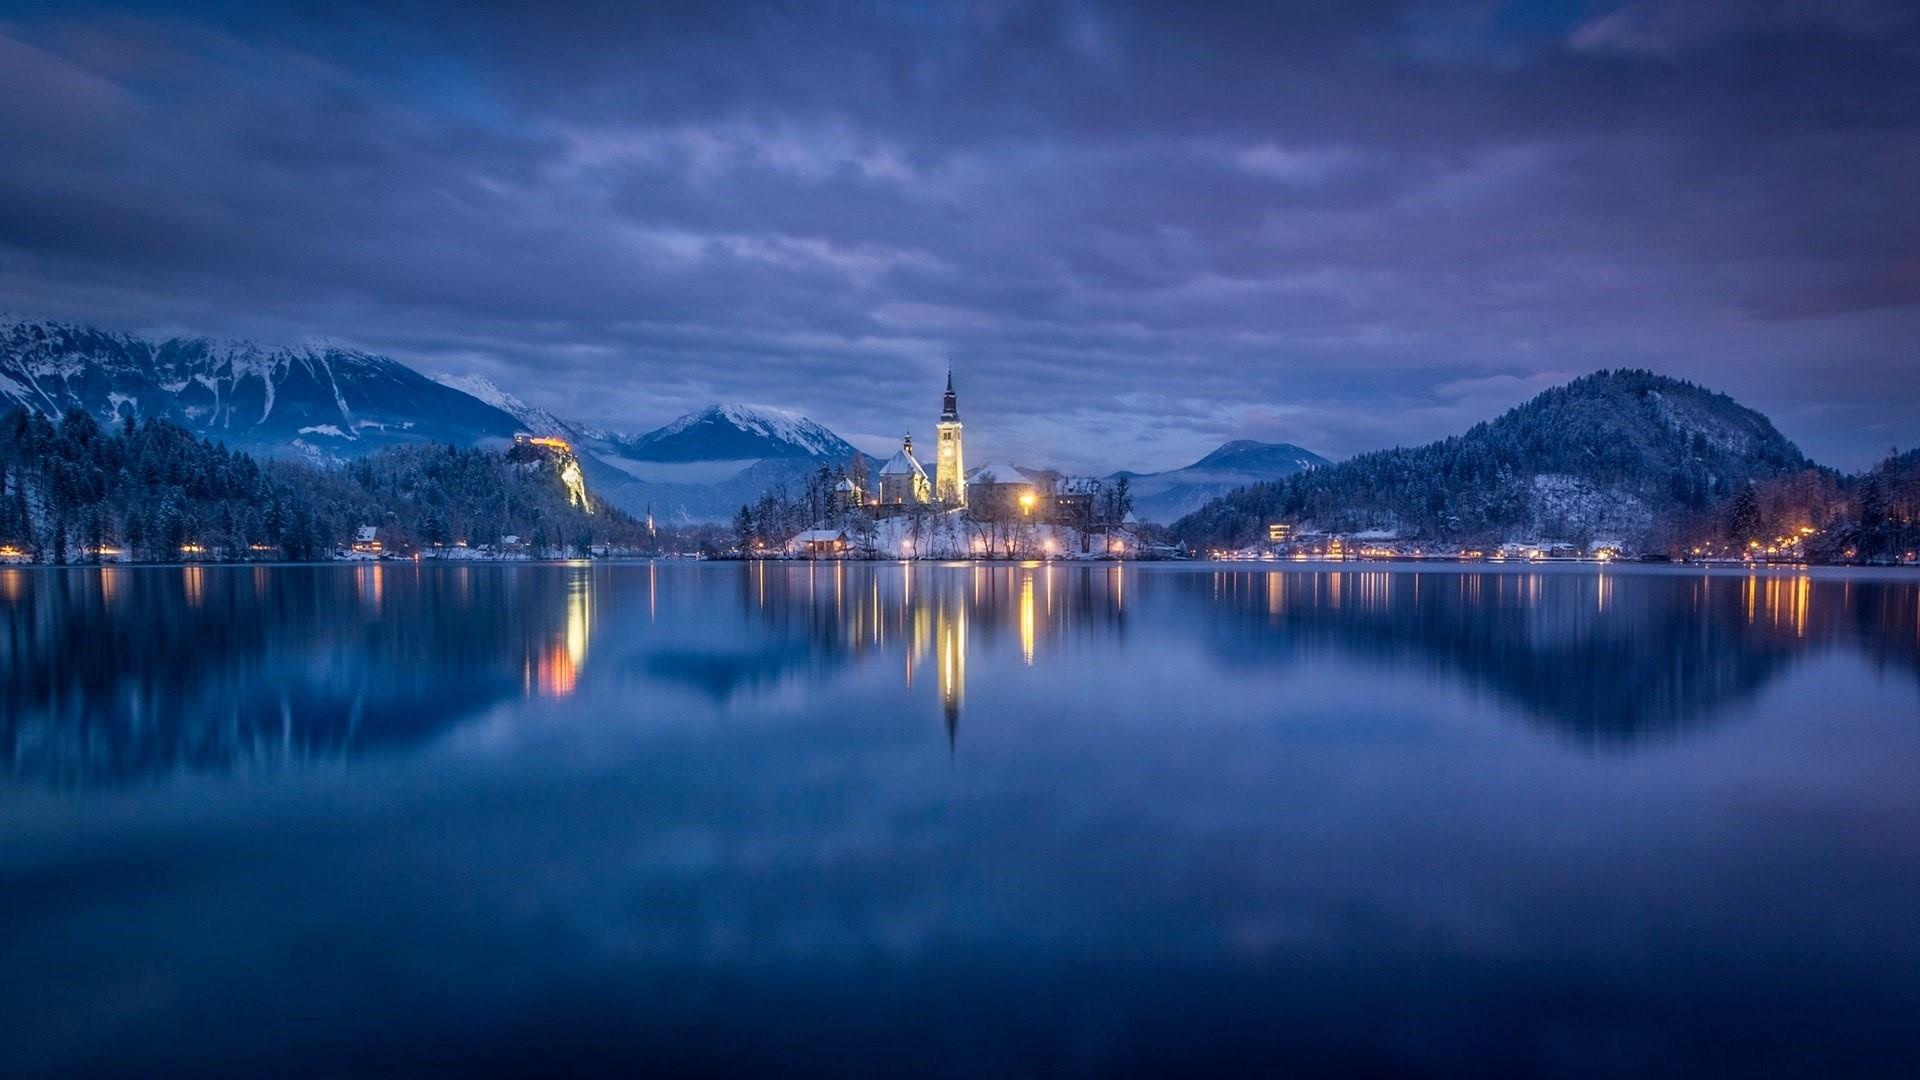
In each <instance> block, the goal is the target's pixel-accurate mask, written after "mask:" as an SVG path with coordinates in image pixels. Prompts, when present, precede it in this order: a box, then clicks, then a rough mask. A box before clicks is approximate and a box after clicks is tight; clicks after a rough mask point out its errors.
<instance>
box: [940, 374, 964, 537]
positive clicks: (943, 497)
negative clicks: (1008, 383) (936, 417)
mask: <svg viewBox="0 0 1920 1080" xmlns="http://www.w3.org/2000/svg"><path fill="white" fill-rule="evenodd" d="M936 427H938V429H939V432H940V444H939V448H938V455H937V456H936V457H935V458H934V474H933V475H934V485H935V487H934V498H936V499H938V500H939V501H940V502H942V503H944V504H946V505H948V506H965V505H967V464H966V456H965V454H963V453H962V451H961V446H960V407H959V404H958V402H957V399H956V398H955V397H954V394H953V369H952V368H948V369H947V393H946V396H945V397H944V398H942V399H941V401H940V423H939V424H938V425H936Z"/></svg>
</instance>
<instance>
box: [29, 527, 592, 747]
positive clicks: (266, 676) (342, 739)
mask: <svg viewBox="0 0 1920 1080" xmlns="http://www.w3.org/2000/svg"><path fill="white" fill-rule="evenodd" d="M577 584H578V583H572V582H571V579H570V577H569V576H568V572H567V571H564V570H549V571H546V572H544V573H537V574H528V573H525V572H524V571H522V572H515V571H513V570H511V569H507V568H498V567H493V568H488V567H480V568H473V569H468V568H465V567H460V568H434V567H427V568H421V567H417V566H412V565H379V564H374V565H368V566H363V567H357V568H354V569H352V570H344V569H343V568H339V567H273V568H266V567H259V568H248V567H184V568H141V569H129V568H108V569H84V570H83V569H75V570H67V571H57V570H56V571H31V570H0V609H4V610H5V611H6V612H7V625H6V630H5V632H4V637H0V643H3V644H4V647H0V753H4V754H5V755H6V758H7V761H8V765H9V768H10V769H11V770H12V771H14V772H16V773H26V774H34V775H39V776H42V777H44V778H46V779H48V780H51V781H53V782H55V783H61V784H68V783H75V784H86V783H95V782H102V781H118V780H126V779H130V778H133V777H136V776H140V775H148V774H159V773H166V772H172V771H177V770H183V769H187V770H199V769H213V770H218V769H229V768H240V767H245V766H249V765H261V764H272V763H274V762H277V761H286V760H300V759H322V758H329V757H343V756H346V755H349V754H352V753H357V752H360V751H364V750H367V749H371V748H374V747H378V746H383V745H390V746H397V745H404V744H407V743H412V742H416V741H419V740H421V739H424V738H426V737H428V736H430V735H432V734H434V733H436V732H439V731H441V730H443V729H445V728H446V727H448V726H449V725H451V724H452V723H454V722H455V721H457V720H458V719H459V718H461V717H463V716H466V715H469V714H471V713H473V712H475V711H477V710H479V709H481V708H484V707H485V706H487V705H489V704H491V703H493V702H495V701H498V700H500V699H502V698H505V697H507V696H510V695H512V694H514V693H517V692H520V691H522V690H536V689H538V690H544V691H549V692H565V691H566V690H568V689H570V688H571V685H572V680H573V679H574V677H575V673H576V670H577V667H578V665H579V662H580V659H581V656H582V654H583V652H584V648H585V633H586V621H587V613H588V609H587V608H586V601H585V598H584V595H583V594H581V593H579V591H578V589H577V588H575V586H576V585H577Z"/></svg>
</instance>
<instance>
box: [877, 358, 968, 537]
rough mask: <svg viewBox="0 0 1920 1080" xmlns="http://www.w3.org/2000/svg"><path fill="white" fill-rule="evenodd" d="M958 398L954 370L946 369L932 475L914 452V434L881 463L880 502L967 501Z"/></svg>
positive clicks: (884, 504) (959, 503) (902, 504)
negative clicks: (885, 461)
mask: <svg viewBox="0 0 1920 1080" xmlns="http://www.w3.org/2000/svg"><path fill="white" fill-rule="evenodd" d="M961 432H962V428H961V424H960V404H959V398H958V397H957V396H956V395H955V394H954V392H953V371H952V370H951V369H949V370H948V371H947V392H946V395H945V396H944V397H943V398H942V399H941V402H940V422H939V423H938V424H935V425H934V440H935V443H934V472H933V477H932V478H931V479H929V478H928V476H927V470H926V468H925V467H924V466H922V465H921V464H920V459H919V458H918V457H916V456H915V455H914V452H913V436H912V435H911V434H909V435H908V436H907V437H906V438H905V439H904V440H902V441H901V444H900V449H899V451H898V452H897V453H895V454H894V455H893V457H891V458H889V459H888V460H887V463H886V464H885V465H882V466H881V467H880V490H879V500H878V504H879V505H880V506H882V507H906V506H912V505H938V506H942V507H948V508H952V507H961V506H965V505H967V465H966V450H965V445H964V442H963V439H962V435H961Z"/></svg>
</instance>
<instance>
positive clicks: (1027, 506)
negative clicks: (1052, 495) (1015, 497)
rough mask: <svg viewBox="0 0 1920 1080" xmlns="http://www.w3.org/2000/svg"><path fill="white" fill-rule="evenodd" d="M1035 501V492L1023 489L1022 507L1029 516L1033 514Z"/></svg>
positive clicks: (1021, 494)
mask: <svg viewBox="0 0 1920 1080" xmlns="http://www.w3.org/2000/svg"><path fill="white" fill-rule="evenodd" d="M1033 502H1034V499H1033V492H1031V491H1023V492H1021V493H1020V509H1021V511H1022V512H1024V513H1025V514H1026V515H1027V516H1028V517H1032V516H1033Z"/></svg>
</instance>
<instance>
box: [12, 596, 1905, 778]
mask: <svg viewBox="0 0 1920 1080" xmlns="http://www.w3.org/2000/svg"><path fill="white" fill-rule="evenodd" d="M1917 596H1920V589H1917V588H1916V586H1915V585H1914V584H1912V583H1910V582H1905V581H1900V580H1884V579H1882V580H1861V579H1856V578H1853V577H1849V576H1834V577H1815V576H1812V575H1807V574H1800V575H1726V574H1700V573H1648V572H1634V571H1625V572H1621V571H1604V572H1599V573H1595V572H1592V571H1591V570H1582V571H1578V572H1560V571H1547V570H1518V571H1511V572H1509V571H1480V570H1472V569H1469V570H1462V571H1457V572H1456V571H1451V570H1448V571H1442V572H1418V573H1415V572H1405V571H1387V570H1381V569H1371V568H1369V569H1360V570H1354V569H1348V568H1329V569H1313V568H1288V569H1241V568H1217V569H1204V568H1178V567H1173V568H1158V569H1156V568H1143V567H1123V566H1121V565H1119V564H1113V565H1106V566H1085V565H1053V564H1029V565H996V566H967V565H960V566H927V565H898V564H879V565H859V564H853V565H849V564H844V563H832V564H766V563H758V564H714V565H703V566H688V565H671V566H667V567H664V568H663V567H662V566H660V565H657V564H647V565H626V566H621V565H614V566H606V565H601V566H586V565H579V566H520V567H513V566H426V567H421V566H418V565H387V564H372V565H365V566H355V567H273V568H268V567H220V566H209V567H203V566H188V567H176V568H137V569H136V568H74V569H70V570H65V571H58V570H22V569H18V568H7V569H4V570H0V601H3V602H4V608H5V611H6V614H7V619H6V623H5V626H6V629H5V636H4V638H3V639H0V705H4V715H0V753H4V754H5V759H6V762H7V767H8V769H9V770H10V771H12V772H14V773H16V774H25V775H34V776H40V777H43V778H45V779H47V780H50V781H53V782H55V783H57V784H69V785H80V784H90V783H99V782H110V781H124V780H127V779H131V778H134V777H138V776H142V775H160V774H165V773H168V772H173V771H179V770H206V769H246V768H252V767H258V766H262V765H271V764H275V763H283V762H311V761H316V760H329V759H336V758H344V757H347V756H350V755H354V754H357V753H362V752H366V751H369V750H374V749H378V748H383V747H398V746H405V745H408V744H411V743H415V742H418V741H420V740H422V739H425V738H427V737H429V736H431V735H433V734H435V733H437V732H441V731H444V730H446V729H448V728H449V727H451V726H453V725H455V724H457V723H459V722H460V721H461V720H462V719H463V718H464V717H468V716H472V715H474V714H477V713H478V712H480V711H481V710H483V709H485V708H487V707H489V706H492V705H497V704H501V703H505V702H508V701H510V700H512V699H513V698H515V697H516V696H527V697H534V698H543V699H579V698H584V697H588V696H590V691H592V690H593V688H594V686H595V685H596V684H595V681H594V679H593V678H590V676H592V675H596V674H597V675H598V676H599V680H600V681H599V683H598V686H599V687H600V688H601V689H602V690H604V691H605V692H606V693H608V694H609V695H614V696H615V697H616V698H617V700H620V701H623V702H631V701H636V700H646V699H648V698H649V697H656V696H658V695H660V694H662V693H668V692H672V691H676V690H681V691H684V690H689V689H690V690H693V691H694V692H695V693H696V694H697V695H698V696H699V697H701V698H704V699H706V700H707V701H709V702H711V703H713V704H714V705H716V706H722V707H729V708H731V707H740V708H748V709H751V708H754V707H755V703H756V701H758V700H759V695H761V694H764V693H766V692H769V691H772V690H774V689H776V688H797V691H798V694H799V695H800V698H801V699H802V700H805V699H806V697H807V695H808V694H810V693H812V692H813V690H814V689H815V688H818V687H819V685H820V684H822V683H823V682H825V681H830V680H836V679H839V678H842V677H844V676H846V675H848V674H850V673H852V672H855V671H860V670H867V669H869V668H872V669H874V670H891V671H892V672H894V673H897V674H895V675H894V676H893V679H895V680H897V682H896V684H895V685H896V686H897V693H898V696H899V711H900V712H901V713H902V715H905V716H907V717H914V716H916V715H917V716H920V717H922V718H923V720H922V721H921V722H927V723H934V722H937V723H939V724H940V725H941V726H943V727H944V728H945V733H946V736H947V741H948V743H949V746H950V747H953V746H956V745H957V741H958V739H959V736H960V731H961V727H962V720H963V714H964V713H965V710H966V709H967V707H968V698H969V695H968V689H969V686H968V683H969V679H974V680H989V681H991V682H992V683H994V684H995V686H996V688H998V687H1000V686H1011V687H1013V688H1015V689H1017V690H1020V691H1021V692H1026V691H1027V690H1037V689H1041V688H1049V687H1067V688H1069V689H1070V688H1071V687H1073V686H1074V685H1093V684H1098V683H1101V682H1111V681H1116V680H1125V679H1129V678H1132V679H1137V678H1141V677H1143V676H1148V675H1151V674H1152V673H1153V672H1155V671H1157V670H1158V669H1159V665H1160V663H1161V657H1162V655H1163V654H1165V653H1167V652H1168V651H1170V650H1195V649H1197V650H1199V651H1200V652H1201V654H1202V655H1203V656H1204V657H1205V658H1206V661H1207V663H1208V664H1209V665H1210V672H1209V673H1208V674H1207V675H1206V676H1205V680H1204V681H1210V682H1212V683H1213V684H1214V686H1212V687H1209V686H1207V685H1204V684H1203V685H1200V686H1197V687H1195V688H1194V690H1195V692H1194V693H1193V694H1192V696H1191V701H1190V702H1189V703H1187V704H1186V705H1184V706H1183V707H1190V708H1192V709H1194V710H1204V709H1205V708H1206V707H1207V706H1206V697H1207V692H1208V691H1209V690H1210V689H1217V688H1230V687H1233V686H1236V685H1238V684H1239V683H1240V682H1241V681H1242V680H1244V679H1245V678H1246V677H1247V676H1249V675H1251V674H1254V673H1259V674H1260V677H1262V678H1282V679H1286V680H1291V681H1292V682H1291V685H1290V688H1289V690H1288V692H1289V693H1292V694H1301V693H1314V694H1319V695H1322V696H1325V695H1330V694H1339V693H1341V692H1342V689H1341V688H1340V687H1339V686H1332V685H1327V684H1326V682H1325V679H1324V678H1323V677H1322V676H1321V675H1320V672H1321V670H1322V669H1323V668H1324V667H1325V664H1324V663H1323V662H1322V661H1324V660H1326V659H1328V658H1335V657H1337V658H1340V659H1342V660H1343V661H1345V662H1349V663H1354V662H1357V663H1360V664H1362V665H1365V666H1367V667H1369V668H1370V669H1372V670H1377V671H1379V672H1381V673H1382V674H1386V673H1391V672H1406V671H1420V672H1425V673H1427V674H1429V675H1431V676H1435V677H1441V678H1446V679H1450V680H1453V681H1456V682H1459V683H1461V684H1463V685H1465V686H1467V687H1470V688H1472V689H1474V690H1476V691H1480V692H1484V693H1487V694H1489V695H1491V696H1492V697H1493V698H1494V699H1496V700H1498V701H1500V702H1502V703H1504V704H1505V705H1506V706H1508V707H1510V708H1511V709H1513V710H1514V711H1515V712H1517V713H1518V714H1520V715H1521V716H1523V717H1525V718H1528V719H1530V720H1532V721H1533V722H1536V723H1539V724H1542V725H1545V726H1547V727H1549V728H1551V729H1552V730H1554V731H1556V732H1559V733H1562V734H1564V735H1566V736H1568V737H1570V738H1572V739H1575V740H1577V741H1579V742H1582V743H1586V744H1593V745H1614V746H1625V745H1631V744H1634V743H1636V742H1638V741H1641V740H1644V739H1646V738H1648V737H1659V736H1670V735H1672V734H1673V733H1677V732H1682V731H1685V730H1687V729H1689V728H1692V727H1696V726H1699V725H1703V724H1706V723H1708V722H1710V721H1712V720H1714V719H1715V718H1716V717H1719V716H1721V715H1724V714H1725V712H1726V710H1727V709H1728V708H1729V706H1732V705H1734V704H1737V703H1739V702H1742V701H1745V700H1749V699H1751V698H1752V697H1753V696H1754V695H1755V694H1756V693H1757V692H1758V691H1759V690H1760V689H1761V688H1762V687H1764V686H1765V685H1766V684H1768V683H1769V682H1770V681H1771V680H1774V679H1775V678H1777V677H1778V676H1779V675H1780V674H1781V673H1782V672H1784V671H1785V670H1787V669H1788V668H1789V667H1790V666H1791V665H1793V664H1795V663H1796V662H1798V661H1799V660H1801V659H1802V658H1806V657H1809V656H1813V655H1815V654H1818V653H1820V652H1824V651H1833V650H1848V651H1854V652H1857V653H1859V654H1861V655H1864V656H1865V657H1867V658H1868V659H1869V660H1870V661H1872V662H1873V663H1874V664H1875V665H1877V666H1879V667H1880V668H1882V669H1883V670H1889V671H1896V672H1898V673H1900V674H1901V675H1903V676H1904V677H1907V678H1912V677H1914V676H1915V675H1916V674H1920V603H1917V602H1916V597H1917ZM590 657H594V658H595V659H592V660H591V661H590ZM590 663H591V664H592V665H593V666H594V670H593V671H590V670H589V668H590ZM1016 678H1017V679H1018V680H1021V681H1019V682H1016V683H1008V680H1010V679H1016ZM1034 680H1038V681H1034ZM921 710H924V711H921Z"/></svg>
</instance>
